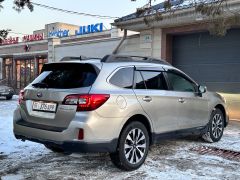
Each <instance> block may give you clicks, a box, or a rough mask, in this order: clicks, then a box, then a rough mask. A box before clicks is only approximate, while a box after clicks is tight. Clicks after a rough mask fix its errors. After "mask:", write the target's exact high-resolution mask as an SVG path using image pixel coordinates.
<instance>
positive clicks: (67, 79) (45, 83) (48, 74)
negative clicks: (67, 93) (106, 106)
mask: <svg viewBox="0 0 240 180" xmlns="http://www.w3.org/2000/svg"><path fill="white" fill-rule="evenodd" d="M96 78H97V72H96V70H95V69H94V67H93V66H92V65H90V64H77V63H67V64H65V63H61V64H60V63H59V64H45V65H44V66H43V69H42V73H41V74H40V75H39V76H38V77H37V78H36V79H35V80H34V81H33V82H32V86H34V87H38V88H55V89H71V88H81V87H88V86H91V85H92V84H93V83H94V81H95V80H96Z"/></svg>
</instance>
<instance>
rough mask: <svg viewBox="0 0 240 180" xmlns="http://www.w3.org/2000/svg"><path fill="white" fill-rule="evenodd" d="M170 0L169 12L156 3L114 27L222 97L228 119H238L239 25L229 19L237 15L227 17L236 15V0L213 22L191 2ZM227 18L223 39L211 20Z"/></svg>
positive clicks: (118, 22) (162, 4) (229, 3)
mask: <svg viewBox="0 0 240 180" xmlns="http://www.w3.org/2000/svg"><path fill="white" fill-rule="evenodd" d="M170 2H171V3H172V5H173V7H172V9H174V13H172V11H170V12H168V11H166V10H165V9H164V3H160V4H158V5H156V6H153V7H152V8H151V10H150V11H148V12H144V13H133V14H130V15H127V16H125V17H122V18H120V19H117V20H115V22H114V23H113V25H114V26H116V27H118V28H121V29H127V30H132V31H137V32H139V33H140V46H141V47H144V48H145V49H146V51H147V52H148V54H150V55H151V56H154V57H157V58H161V59H164V60H166V61H168V62H169V63H171V64H173V65H174V66H175V67H177V68H179V69H181V70H183V71H184V72H186V73H187V74H188V75H190V76H191V77H193V79H195V80H196V81H197V82H199V83H200V84H202V85H206V86H207V88H208V90H210V91H216V92H219V93H221V94H222V95H223V96H224V97H225V98H226V99H227V103H228V107H229V109H230V113H231V118H233V119H240V76H239V72H240V53H239V47H240V23H239V21H237V20H236V19H235V21H233V19H234V18H237V17H236V16H234V14H233V13H231V12H239V9H240V1H239V0H229V1H228V2H227V3H228V6H227V7H225V9H224V11H223V14H221V16H219V17H218V18H215V19H213V18H211V17H209V16H206V15H202V14H201V13H199V12H196V9H195V7H194V6H193V4H191V2H190V1H181V0H174V1H170ZM209 3H211V1H209ZM159 14H161V15H159ZM228 20H230V22H232V23H231V24H230V25H229V24H228V25H227V28H226V31H224V33H223V34H222V36H218V35H216V33H215V34H211V32H212V31H213V30H214V29H212V28H213V26H214V24H215V23H216V22H221V21H228ZM214 28H215V31H219V30H221V29H219V28H220V27H214ZM144 41H145V43H143V42H144Z"/></svg>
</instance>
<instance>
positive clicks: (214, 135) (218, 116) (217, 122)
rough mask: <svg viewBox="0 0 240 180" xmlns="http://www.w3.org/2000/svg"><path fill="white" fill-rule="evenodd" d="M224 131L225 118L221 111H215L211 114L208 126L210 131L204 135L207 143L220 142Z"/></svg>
mask: <svg viewBox="0 0 240 180" xmlns="http://www.w3.org/2000/svg"><path fill="white" fill-rule="evenodd" d="M223 131H224V116H223V113H222V111H221V110H220V109H215V110H214V111H213V112H212V114H211V119H210V121H209V124H208V130H207V132H206V133H205V134H203V135H202V138H203V139H204V140H205V141H206V142H211V143H212V142H218V141H219V140H220V139H221V138H222V135H223Z"/></svg>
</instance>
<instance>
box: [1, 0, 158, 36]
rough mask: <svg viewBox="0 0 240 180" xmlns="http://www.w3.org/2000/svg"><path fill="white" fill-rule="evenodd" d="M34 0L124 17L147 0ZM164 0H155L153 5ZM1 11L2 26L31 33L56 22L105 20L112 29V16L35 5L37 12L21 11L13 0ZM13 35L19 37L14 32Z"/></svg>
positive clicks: (79, 23)
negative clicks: (75, 13)
mask: <svg viewBox="0 0 240 180" xmlns="http://www.w3.org/2000/svg"><path fill="white" fill-rule="evenodd" d="M32 2H35V3H40V4H45V5H49V6H53V7H57V8H62V9H67V10H72V11H78V12H85V13H91V14H99V15H109V16H114V17H122V16H125V15H128V14H130V13H133V12H135V11H136V8H138V7H141V6H143V5H144V4H146V3H147V0H137V2H132V1H131V0H32ZM159 2H161V0H156V1H155V2H154V4H157V3H159ZM2 5H3V6H4V8H3V9H2V10H1V11H0V29H6V28H9V29H11V30H12V31H14V32H20V33H25V34H32V32H33V31H34V30H38V29H43V28H44V25H45V24H48V23H53V22H65V23H70V24H75V25H88V24H91V23H98V22H103V23H104V25H105V27H107V28H110V23H111V22H113V19H110V20H102V19H97V18H92V17H85V16H79V15H72V14H66V13H62V12H58V11H53V10H48V9H44V8H42V7H38V6H35V7H34V11H33V12H30V11H29V10H28V9H25V10H24V11H22V12H20V13H18V12H16V11H15V10H14V9H13V8H12V7H13V0H5V1H4V2H3V3H2ZM11 36H17V35H13V34H11Z"/></svg>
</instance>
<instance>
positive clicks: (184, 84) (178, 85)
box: [167, 73, 195, 92]
mask: <svg viewBox="0 0 240 180" xmlns="http://www.w3.org/2000/svg"><path fill="white" fill-rule="evenodd" d="M167 74H168V79H169V82H170V83H171V85H172V88H173V90H174V91H185V92H195V88H194V85H193V83H192V82H190V81H189V80H187V79H185V78H184V77H182V76H180V75H178V74H175V73H167Z"/></svg>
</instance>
